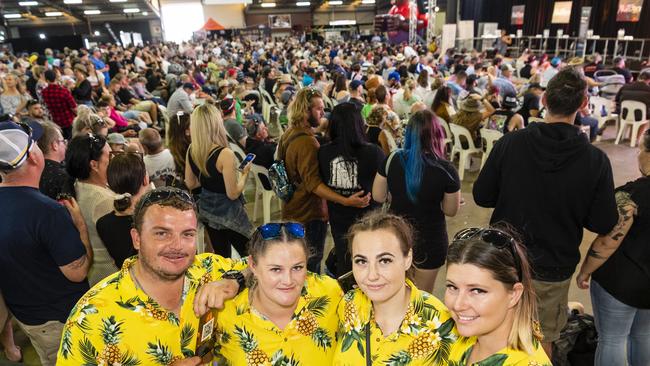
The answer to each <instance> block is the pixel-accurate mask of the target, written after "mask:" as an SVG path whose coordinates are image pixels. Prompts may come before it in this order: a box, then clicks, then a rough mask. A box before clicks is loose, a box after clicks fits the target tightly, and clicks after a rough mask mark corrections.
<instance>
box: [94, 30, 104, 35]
mask: <svg viewBox="0 0 650 366" xmlns="http://www.w3.org/2000/svg"><path fill="white" fill-rule="evenodd" d="M94 34H95V36H101V35H102V34H101V33H99V31H95V33H94Z"/></svg>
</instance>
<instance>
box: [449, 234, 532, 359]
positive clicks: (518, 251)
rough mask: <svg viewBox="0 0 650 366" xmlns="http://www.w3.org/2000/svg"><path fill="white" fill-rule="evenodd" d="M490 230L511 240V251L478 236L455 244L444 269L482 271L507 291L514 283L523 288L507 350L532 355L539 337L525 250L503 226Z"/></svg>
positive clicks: (456, 241)
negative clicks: (467, 267) (455, 266)
mask: <svg viewBox="0 0 650 366" xmlns="http://www.w3.org/2000/svg"><path fill="white" fill-rule="evenodd" d="M494 229H495V230H499V231H501V232H503V233H504V234H505V235H509V236H511V237H512V238H513V240H512V243H511V244H508V245H512V250H510V249H508V248H499V247H497V246H495V245H494V244H492V243H489V242H486V241H483V240H482V239H481V238H480V237H478V236H477V237H471V238H469V239H464V240H455V241H454V242H453V243H452V244H451V245H450V246H449V250H448V252H447V266H449V265H450V264H471V265H474V266H477V267H479V268H482V269H485V270H487V271H489V272H490V273H491V274H492V277H493V278H494V279H495V280H497V281H499V282H501V283H503V285H504V286H506V288H508V289H509V290H512V288H513V286H514V285H515V284H516V283H518V282H519V283H521V284H522V285H523V288H524V289H523V293H522V295H521V298H520V299H519V302H518V303H517V305H516V306H515V308H514V314H513V319H514V320H513V323H512V328H511V329H510V334H509V335H508V347H510V348H512V349H516V350H521V351H525V352H526V353H528V354H532V353H533V352H534V351H535V343H536V342H538V341H540V340H541V339H542V338H543V336H542V334H541V332H540V330H539V328H538V326H537V319H538V317H537V299H536V297H535V290H534V289H533V280H532V276H531V268H530V264H529V262H528V257H527V255H526V249H525V248H524V247H523V246H522V245H521V244H519V242H518V241H517V240H516V239H515V236H514V232H513V231H512V229H510V228H507V227H503V226H499V227H496V228H494ZM515 256H516V257H517V258H515ZM517 267H519V269H518V268H517ZM520 274H521V278H520Z"/></svg>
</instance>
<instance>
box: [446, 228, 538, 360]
mask: <svg viewBox="0 0 650 366" xmlns="http://www.w3.org/2000/svg"><path fill="white" fill-rule="evenodd" d="M445 305H447V307H448V308H449V311H450V312H451V314H452V317H453V319H454V321H455V322H456V328H457V329H458V334H459V335H460V336H461V338H460V339H459V340H458V342H457V343H456V344H455V345H454V347H453V348H452V351H451V354H450V356H449V362H450V365H451V364H452V362H454V363H453V364H454V365H460V366H465V365H497V364H498V365H539V366H551V362H550V361H549V359H548V356H546V353H545V352H544V349H543V348H542V345H541V340H542V333H541V329H540V326H539V321H538V320H537V319H538V318H537V301H536V297H535V289H534V288H533V280H532V277H531V274H530V264H529V263H528V259H527V258H526V251H525V249H524V247H523V246H521V244H519V243H518V242H517V241H516V240H515V239H514V237H513V236H512V235H510V234H509V233H507V232H506V231H503V230H500V229H496V228H467V229H463V230H461V231H460V232H458V233H457V234H456V235H455V236H454V241H453V242H452V244H451V245H450V246H449V252H448V254H447V290H446V292H445Z"/></svg>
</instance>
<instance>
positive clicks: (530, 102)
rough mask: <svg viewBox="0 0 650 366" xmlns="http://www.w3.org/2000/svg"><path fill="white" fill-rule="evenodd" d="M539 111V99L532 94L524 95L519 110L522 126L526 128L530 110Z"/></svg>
mask: <svg viewBox="0 0 650 366" xmlns="http://www.w3.org/2000/svg"><path fill="white" fill-rule="evenodd" d="M531 109H536V110H538V111H539V110H540V106H539V97H538V96H537V95H535V94H533V93H526V94H524V102H523V104H522V105H521V108H519V111H518V112H517V113H519V115H521V117H522V118H523V119H524V126H528V118H529V117H530V110H531Z"/></svg>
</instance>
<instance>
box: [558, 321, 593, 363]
mask: <svg viewBox="0 0 650 366" xmlns="http://www.w3.org/2000/svg"><path fill="white" fill-rule="evenodd" d="M597 345H598V332H597V331H596V324H595V322H594V317H593V316H591V315H589V314H580V313H578V312H577V311H575V310H574V311H572V312H571V315H569V319H568V321H567V324H566V325H565V326H564V329H562V332H561V333H560V339H558V340H557V341H555V342H553V360H552V361H553V365H556V366H587V365H589V366H591V365H593V364H594V358H595V355H596V346H597Z"/></svg>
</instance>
